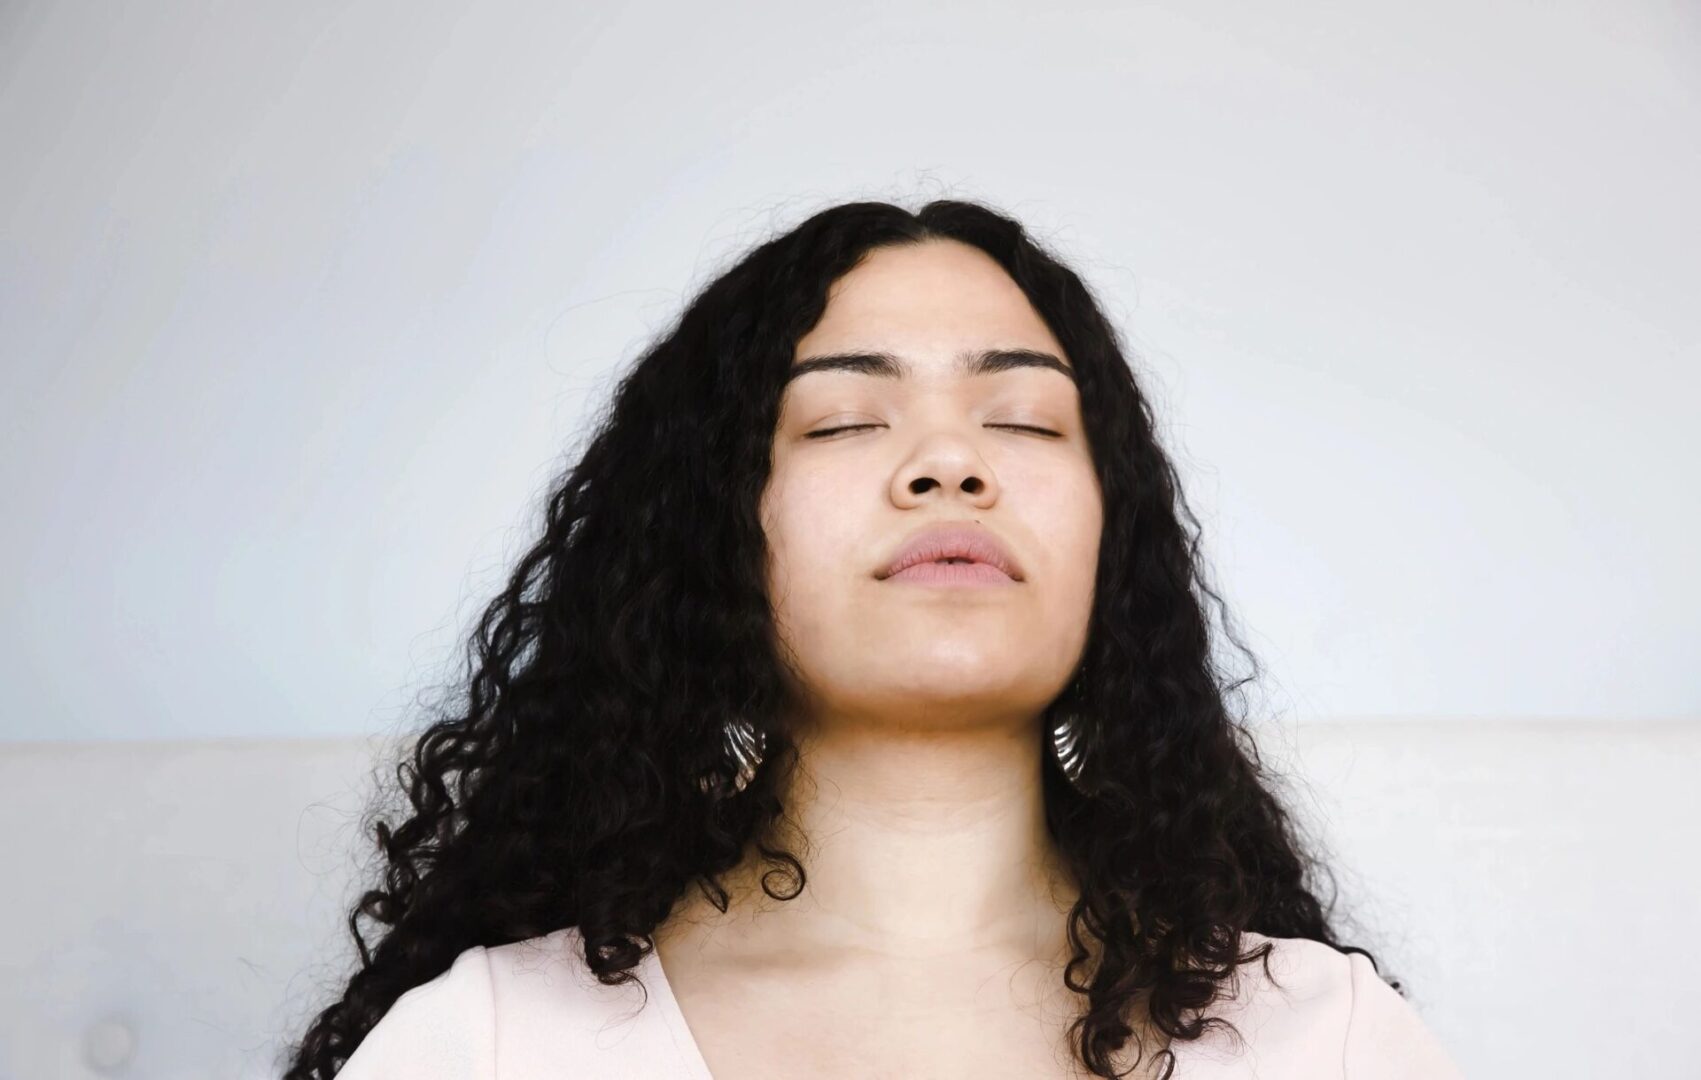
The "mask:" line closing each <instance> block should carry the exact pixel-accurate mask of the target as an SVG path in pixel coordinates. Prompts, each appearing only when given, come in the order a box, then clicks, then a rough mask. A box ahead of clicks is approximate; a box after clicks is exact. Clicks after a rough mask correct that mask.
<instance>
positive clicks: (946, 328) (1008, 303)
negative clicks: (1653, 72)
mask: <svg viewBox="0 0 1701 1080" xmlns="http://www.w3.org/2000/svg"><path fill="white" fill-rule="evenodd" d="M974 348H1004V349H1033V350H1037V351H1042V352H1047V353H1052V354H1054V355H1057V356H1059V357H1061V356H1062V352H1063V349H1062V346H1061V345H1060V344H1059V343H1058V341H1057V339H1056V337H1055V336H1054V335H1053V334H1052V333H1051V330H1050V328H1049V327H1048V326H1046V324H1045V320H1044V319H1042V318H1041V317H1040V315H1039V312H1037V311H1035V310H1034V307H1033V304H1031V303H1030V302H1029V301H1028V298H1027V294H1025V293H1023V292H1022V289H1021V287H1020V286H1018V285H1017V284H1016V283H1015V281H1013V280H1011V278H1010V276H1009V275H1008V274H1006V273H1005V272H1004V268H1003V267H1001V266H999V265H998V263H997V262H996V261H995V260H993V258H992V257H991V256H989V255H987V254H986V253H985V252H984V251H981V250H980V249H979V248H976V247H974V246H972V245H970V244H964V243H960V242H958V241H955V240H933V241H928V242H926V243H923V244H916V245H909V246H904V247H886V248H878V249H875V250H874V251H871V252H870V253H869V254H868V256H867V257H866V258H865V259H864V260H863V261H862V262H861V263H859V264H857V266H856V267H855V268H854V269H852V270H851V271H850V272H848V273H846V274H845V275H844V276H843V277H841V278H839V279H838V280H837V281H836V282H834V283H833V286H832V288H831V290H829V292H828V296H827V306H826V308H825V310H824V311H823V312H822V314H821V318H820V320H819V321H818V322H817V323H816V324H815V326H814V327H812V328H811V329H810V331H809V333H807V334H805V335H804V336H803V337H802V338H800V339H799V340H798V343H797V352H796V355H795V357H794V360H799V359H804V358H807V357H810V356H814V355H819V354H823V353H835V352H843V351H847V350H852V349H855V350H883V351H888V352H891V353H895V354H899V355H902V356H905V357H908V358H909V359H910V361H911V365H912V367H913V368H915V369H918V373H920V372H937V373H940V374H948V373H951V372H953V371H955V370H957V366H958V358H959V356H960V355H961V354H962V352H963V351H964V350H965V349H974Z"/></svg>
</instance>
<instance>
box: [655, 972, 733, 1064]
mask: <svg viewBox="0 0 1701 1080" xmlns="http://www.w3.org/2000/svg"><path fill="white" fill-rule="evenodd" d="M644 963H645V964H646V965H647V966H648V971H647V972H646V974H647V975H649V976H650V978H649V980H648V982H649V983H650V984H651V985H652V988H653V989H654V991H655V999H656V1006H657V1008H658V1009H659V1010H660V1011H661V1015H662V1019H663V1020H664V1021H666V1022H667V1028H668V1034H670V1035H672V1036H673V1045H674V1049H675V1050H677V1051H678V1052H679V1056H680V1057H681V1058H683V1059H684V1061H685V1065H686V1068H687V1069H689V1070H690V1080H715V1078H714V1075H713V1074H712V1073H710V1072H709V1062H708V1060H707V1059H705V1058H704V1057H703V1049H702V1047H700V1046H698V1045H697V1038H696V1036H694V1035H692V1034H691V1025H690V1024H688V1023H686V1022H685V1011H684V1010H683V1009H681V1008H680V1007H679V998H678V997H676V996H674V993H673V984H672V983H670V982H668V980H667V971H666V969H664V968H663V967H662V961H661V950H660V949H658V948H651V949H650V952H649V955H647V956H645V957H644Z"/></svg>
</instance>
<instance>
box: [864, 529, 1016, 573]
mask: <svg viewBox="0 0 1701 1080" xmlns="http://www.w3.org/2000/svg"><path fill="white" fill-rule="evenodd" d="M946 559H957V560H964V561H968V562H975V563H985V564H986V565H988V566H992V567H996V568H997V569H998V570H1001V571H1003V573H1004V574H1005V575H1006V576H1007V577H1009V578H1010V579H1011V580H1013V581H1021V580H1022V568H1021V567H1020V566H1019V565H1017V563H1016V559H1015V556H1013V555H1011V554H1010V551H1009V549H1008V548H1006V547H1005V546H1004V543H1003V541H1001V540H999V539H998V536H997V534H995V533H994V532H992V530H990V529H986V528H983V527H982V526H979V525H975V524H973V523H970V522H962V521H947V522H938V523H935V524H933V525H924V526H922V527H921V528H919V529H917V530H916V531H915V532H912V533H910V535H909V536H908V537H906V538H905V539H904V542H903V543H902V544H901V545H899V547H898V550H897V551H895V552H893V553H892V556H891V558H889V559H887V560H886V565H885V567H884V568H883V569H881V570H880V572H879V573H877V574H875V575H874V576H875V577H877V578H879V579H880V580H882V581H884V580H885V579H887V578H889V577H891V576H892V575H893V574H896V573H898V572H899V571H901V570H905V569H907V568H909V567H911V566H915V565H916V564H917V563H931V562H942V561H944V560H946Z"/></svg>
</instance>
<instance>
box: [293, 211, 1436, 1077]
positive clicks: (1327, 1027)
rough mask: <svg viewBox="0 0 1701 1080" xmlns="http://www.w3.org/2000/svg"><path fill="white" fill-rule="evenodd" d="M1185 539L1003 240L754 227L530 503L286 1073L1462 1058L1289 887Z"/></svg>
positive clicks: (1067, 318) (1274, 824) (1306, 891)
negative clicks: (347, 969) (460, 696)
mask: <svg viewBox="0 0 1701 1080" xmlns="http://www.w3.org/2000/svg"><path fill="white" fill-rule="evenodd" d="M1180 515H1185V517H1186V519H1187V520H1188V521H1189V522H1191V523H1192V529H1191V532H1187V531H1184V530H1183V529H1182V527H1181V524H1180V520H1181V517H1180ZM1197 544H1198V525H1197V521H1196V520H1194V519H1193V516H1192V514H1191V512H1190V511H1188V510H1187V508H1186V504H1185V502H1184V500H1183V498H1182V496H1181V492H1180V490H1179V488H1178V486H1177V483H1176V477H1175V473H1174V471H1173V469H1172V467H1171V465H1170V463H1169V461H1168V459H1167V458H1166V457H1165V455H1164V453H1163V452H1162V450H1161V449H1160V448H1159V445H1158V441H1157V439H1156V437H1155V435H1154V432H1153V419H1152V414H1151V411H1150V407H1149V405H1148V403H1147V401H1146V399H1145V398H1144V397H1143V396H1142V395H1141V393H1140V391H1139V389H1138V388H1137V386H1136V384H1135V382H1134V379H1133V377H1132V375H1131V373H1130V370H1129V367H1128V365H1127V363H1126V362H1125V360H1124V358H1123V355H1122V350H1121V348H1120V345H1119V342H1118V339H1117V336H1116V333H1115V331H1114V330H1113V329H1112V327H1111V326H1110V325H1109V324H1108V323H1107V321H1106V320H1105V318H1104V316H1103V315H1102V314H1101V312H1100V310H1099V308H1098V306H1097V304H1096V303H1095V301H1094V299H1093V298H1092V296H1091V295H1090V293H1089V291H1088V289H1087V287H1086V286H1085V285H1084V284H1083V283H1082V281H1081V280H1080V278H1078V277H1077V276H1076V275H1075V274H1074V273H1072V272H1071V271H1070V270H1068V269H1067V268H1066V267H1064V266H1063V265H1061V264H1060V263H1059V262H1058V261H1057V260H1056V259H1054V258H1053V257H1051V256H1050V255H1048V254H1047V253H1046V252H1045V251H1043V250H1042V249H1041V247H1040V246H1038V245H1037V244H1036V243H1035V242H1034V241H1033V240H1031V239H1030V238H1029V237H1028V236H1027V235H1026V234H1025V232H1024V230H1023V229H1022V227H1021V226H1020V225H1019V224H1018V223H1016V222H1015V221H1012V220H1010V219H1009V218H1007V217H1005V216H1003V215H1000V214H998V213H996V212H994V211H992V210H990V209H988V208H985V207H982V206H978V205H975V204H971V203H965V202H959V201H939V202H934V203H932V204H930V205H928V206H926V207H925V208H924V209H922V210H921V211H920V212H919V213H911V212H909V211H906V210H904V209H901V208H898V207H895V206H890V205H886V204H883V203H868V202H863V203H852V204H848V205H841V206H837V207H833V208H831V209H828V210H825V211H823V212H821V213H818V214H816V215H814V216H813V217H811V218H809V220H807V221H805V222H804V223H803V224H801V225H799V226H798V227H797V228H795V229H794V230H792V231H791V232H789V233H787V234H785V235H783V236H780V237H779V238H777V239H773V240H771V241H769V242H767V243H764V244H762V245H761V246H760V247H758V248H757V249H756V250H754V251H753V252H751V253H750V254H748V255H747V256H746V257H745V258H743V259H742V260H741V261H740V262H738V263H737V265H735V266H733V267H732V268H731V269H729V270H727V271H726V272H725V273H724V274H722V275H721V276H720V277H719V278H718V279H717V280H715V281H713V282H712V283H711V284H709V285H708V286H707V287H706V288H705V289H703V290H702V292H701V294H700V295H699V296H698V297H697V298H696V299H695V300H694V301H693V302H692V303H691V304H690V305H689V306H688V307H687V308H686V310H685V312H684V313H683V315H682V316H681V317H680V319H679V320H678V323H677V325H676V326H674V327H673V328H672V329H671V331H670V332H669V333H667V334H666V335H665V336H664V337H663V338H662V340H661V341H660V342H659V343H658V344H656V345H654V346H653V347H652V348H651V349H650V350H649V351H648V352H647V353H646V354H645V355H644V356H643V357H642V358H641V359H640V360H639V361H638V363H637V364H636V366H635V368H634V369H633V370H632V371H631V373H630V374H629V375H627V376H626V377H625V379H624V380H623V381H622V383H621V384H620V386H619V387H618V390H617V393H616V395H615V400H614V403H613V407H612V410H611V412H610V414H609V415H608V416H607V418H606V419H605V420H604V422H603V423H602V424H601V426H600V429H599V431H598V432H597V434H596V435H595V437H594V439H593V440H592V441H591V442H590V444H589V446H588V449H586V450H585V452H584V454H583V455H582V458H581V459H580V461H579V462H578V463H577V465H576V466H575V467H574V468H573V469H572V470H571V471H570V472H569V474H568V475H567V476H566V477H565V478H564V480H563V481H562V482H561V483H560V484H559V486H558V487H557V488H556V489H555V490H554V492H553V493H552V495H551V498H550V500H549V508H548V521H547V527H546V530H545V532H544V535H543V537H542V539H541V540H539V541H538V542H537V544H536V545H535V546H534V547H533V548H532V549H531V550H530V551H529V552H528V553H527V554H526V555H525V556H524V558H523V559H522V560H521V563H520V565H519V567H518V568H517V569H516V571H515V572H514V574H513V576H512V578H511V580H510V582H509V584H508V587H507V589H506V590H505V591H504V592H503V594H502V595H501V596H500V597H498V598H497V599H496V600H495V601H494V602H493V603H492V605H491V606H490V608H489V609H488V611H487V612H486V613H485V616H484V618H483V619H482V620H481V622H480V624H479V627H478V630H477V633H476V637H475V640H474V643H473V646H474V648H473V653H474V655H473V664H472V665H471V670H472V672H473V673H472V674H471V676H470V681H469V686H468V688H467V693H466V695H465V700H464V701H463V702H461V704H460V705H458V706H457V708H456V709H455V710H452V712H451V715H449V716H447V717H444V718H441V719H439V720H438V721H437V722H436V723H435V724H434V725H433V726H431V727H430V728H429V729H427V730H426V731H425V732H424V733H423V735H422V736H421V737H420V739H419V741H418V744H417V746H416V748H415V749H414V751H413V753H412V754H411V757H410V760H409V761H408V762H405V763H404V764H403V766H402V768H401V770H400V775H402V776H404V777H405V784H406V794H407V797H408V799H409V801H410V803H411V816H410V817H408V819H407V820H406V821H405V822H404V823H403V824H401V825H400V826H398V827H395V828H392V827H390V826H389V825H388V824H387V823H381V824H379V825H378V826H377V827H376V835H377V839H378V843H379V846H380V847H381V849H382V851H383V853H384V855H385V857H386V858H387V861H388V865H387V869H386V871H385V874H384V879H383V882H382V884H381V885H380V886H379V887H377V888H374V889H372V890H371V891H368V892H367V893H366V894H365V895H364V897H363V898H362V900H361V902H360V903H359V905H358V906H357V908H356V909H355V911H354V913H352V914H351V916H350V928H351V930H352V931H353V933H354V937H355V942H356V945H357V947H358V948H359V951H360V956H361V964H362V966H361V968H360V970H359V971H358V972H357V973H356V974H355V975H354V976H353V977H352V978H351V979H350V980H349V982H348V985H347V988H346V990H345V991H344V993H343V995H342V998H341V1000H340V1001H338V1002H336V1003H335V1004H334V1005H332V1006H330V1007H329V1008H327V1009H325V1010H324V1011H323V1012H322V1013H320V1014H319V1015H318V1016H317V1017H316V1018H315V1020H314V1021H313V1023H312V1025H311V1026H310V1028H309V1029H308V1031H307V1032H306V1034H305V1036H304V1037H303V1038H302V1039H301V1041H300V1042H299V1043H298V1044H297V1045H296V1046H295V1047H294V1048H293V1059H292V1062H291V1068H290V1070H289V1071H288V1073H287V1074H286V1077H287V1078H289V1080H304V1078H308V1077H314V1078H321V1080H322V1078H328V1077H330V1076H332V1075H333V1074H337V1070H338V1067H339V1066H340V1065H343V1063H344V1061H345V1059H348V1060H347V1065H346V1067H345V1068H343V1069H342V1071H341V1073H340V1075H341V1076H343V1077H345V1078H346V1080H401V1078H408V1080H420V1078H427V1080H430V1078H444V1080H447V1078H450V1077H457V1078H459V1077H469V1078H470V1077H477V1078H480V1080H497V1078H501V1080H527V1078H532V1077H538V1078H542V1077H565V1076H597V1077H632V1078H636V1077H663V1076H677V1077H690V1078H692V1080H738V1078H743V1077H757V1076H762V1077H768V1076H781V1075H783V1076H810V1077H851V1076H855V1077H859V1078H865V1077H870V1076H904V1077H940V1076H964V1077H968V1076H973V1077H1040V1076H1046V1077H1053V1076H1055V1077H1062V1076H1101V1077H1113V1076H1118V1075H1124V1076H1127V1075H1139V1076H1152V1077H1168V1076H1172V1075H1173V1076H1176V1077H1181V1078H1191V1077H1201V1078H1204V1077H1212V1078H1223V1077H1251V1076H1254V1075H1257V1076H1262V1077H1266V1078H1272V1077H1302V1076H1303V1077H1307V1078H1313V1077H1320V1076H1340V1075H1343V1072H1344V1075H1345V1076H1347V1077H1352V1078H1366V1077H1377V1078H1391V1077H1420V1076H1422V1077H1431V1076H1454V1075H1457V1073H1456V1071H1455V1069H1454V1067H1453V1065H1452V1063H1451V1062H1450V1061H1449V1060H1448V1058H1447V1056H1446V1054H1445V1052H1444V1051H1443V1050H1442V1049H1441V1047H1440V1046H1439V1045H1438V1043H1437V1042H1436V1040H1435V1039H1434V1038H1433V1036H1432V1035H1431V1034H1430V1033H1429V1032H1428V1030H1427V1029H1426V1028H1425V1027H1424V1026H1423V1024H1422V1023H1421V1021H1420V1020H1419V1018H1418V1016H1417V1014H1416V1012H1415V1011H1414V1010H1413V1009H1412V1008H1411V1007H1410V1006H1409V1005H1408V1004H1407V1003H1406V1001H1405V1000H1404V998H1403V997H1401V995H1400V993H1399V983H1397V982H1394V983H1392V984H1390V983H1389V982H1385V981H1384V980H1382V979H1381V978H1380V977H1379V976H1378V974H1377V969H1376V968H1375V966H1374V962H1373V959H1372V958H1371V957H1370V954H1369V953H1367V952H1365V951H1364V950H1362V949H1358V948H1353V947H1350V946H1344V945H1341V944H1340V943H1339V942H1338V941H1337V940H1336V939H1335V936H1334V934H1333V932H1332V930H1331V927H1330V925H1329V919H1328V914H1327V912H1326V911H1325V910H1324V908H1323V906H1322V905H1321V904H1320V902H1319V900H1318V899H1317V897H1316V896H1315V895H1314V893H1313V891H1312V888H1311V884H1310V883H1309V882H1308V881H1307V880H1306V879H1307V876H1308V874H1309V873H1310V872H1311V871H1312V870H1313V869H1315V863H1314V861H1313V859H1312V858H1311V857H1309V856H1308V854H1307V853H1306V852H1305V851H1303V850H1302V848H1301V846H1300V843H1299V841H1298V840H1297V838H1296V837H1297V830H1296V829H1295V828H1294V827H1293V825H1292V823H1291V822H1290V819H1289V818H1288V816H1287V815H1286V813H1285V812H1284V809H1283V808H1282V806H1281V805H1280V803H1279V801H1278V799H1277V798H1276V797H1275V795H1274V794H1273V793H1272V790H1271V787H1270V786H1269V781H1268V780H1267V779H1266V774H1265V772H1264V770H1263V769H1262V767H1261V765H1260V764H1259V762H1258V760H1257V754H1256V750H1255V749H1254V748H1253V746H1252V743H1251V740H1250V738H1249V737H1248V736H1247V735H1246V733H1245V731H1244V729H1242V728H1241V727H1240V726H1239V723H1238V722H1237V720H1236V719H1235V718H1233V717H1232V716H1231V714H1230V712H1229V709H1228V707H1227V704H1226V701H1227V699H1228V698H1229V697H1230V696H1231V695H1232V694H1233V692H1234V691H1236V690H1238V689H1239V687H1240V686H1241V685H1242V683H1244V682H1245V681H1247V680H1245V679H1243V680H1240V681H1238V682H1237V681H1231V680H1229V679H1227V678H1225V677H1224V676H1223V675H1222V674H1221V672H1220V671H1219V670H1218V669H1217V668H1216V666H1215V665H1214V664H1213V662H1212V658H1211V644H1212V637H1211V635H1210V633H1209V621H1208V619H1207V618H1206V615H1205V610H1204V601H1203V599H1202V597H1209V598H1210V599H1211V600H1213V601H1216V602H1217V605H1218V607H1219V608H1221V607H1222V604H1221V601H1220V599H1219V598H1218V597H1217V595H1216V594H1215V593H1214V592H1212V591H1211V590H1210V589H1209V588H1208V587H1207V586H1205V584H1204V583H1203V574H1202V572H1201V569H1200V566H1199V563H1198V560H1197ZM1196 588H1197V590H1198V591H1197V592H1195V589H1196ZM1227 622H1228V620H1227V619H1226V617H1225V620H1224V623H1225V632H1226V626H1227ZM1229 636H1230V640H1233V641H1235V644H1236V645H1237V646H1239V647H1240V649H1241V651H1242V653H1243V654H1246V650H1245V647H1244V645H1242V644H1241V643H1240V642H1239V641H1238V640H1237V639H1234V638H1233V636H1232V634H1230V635H1229ZM1246 655H1249V654H1246ZM1254 667H1255V668H1256V662H1255V661H1254ZM1249 678H1250V677H1249ZM361 916H365V917H366V918H368V919H370V920H374V921H376V922H377V923H379V924H381V925H383V926H384V927H386V929H385V930H384V931H383V932H382V934H381V935H380V938H379V940H378V941H377V943H376V947H375V948H373V947H369V945H368V943H367V941H366V940H365V938H364V937H363V935H362V933H361V929H360V926H359V921H358V920H359V918H360V917H361ZM351 1055H352V1057H351ZM1136 1070H1138V1071H1137V1072H1136Z"/></svg>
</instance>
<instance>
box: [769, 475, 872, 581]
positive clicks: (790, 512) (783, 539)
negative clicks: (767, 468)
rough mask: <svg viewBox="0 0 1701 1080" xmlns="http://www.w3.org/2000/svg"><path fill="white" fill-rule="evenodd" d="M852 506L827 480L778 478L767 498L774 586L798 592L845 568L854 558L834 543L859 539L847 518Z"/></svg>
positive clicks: (771, 574)
mask: <svg viewBox="0 0 1701 1080" xmlns="http://www.w3.org/2000/svg"><path fill="white" fill-rule="evenodd" d="M849 503H850V500H848V499H847V498H845V497H844V496H843V493H842V492H841V491H840V489H839V488H838V487H837V486H836V485H835V484H833V483H832V482H830V480H829V479H828V478H827V477H823V476H820V475H812V474H801V473H786V472H781V473H776V474H775V476H774V478H773V480H772V482H771V483H770V484H769V487H768V490H767V492H766V493H765V494H764V496H763V499H762V522H763V528H764V529H765V530H766V532H767V537H768V553H769V563H768V577H769V581H770V583H771V584H773V585H775V586H781V585H785V586H789V588H790V590H791V591H792V592H793V593H794V594H795V593H796V592H798V591H799V590H802V589H806V588H807V586H808V585H809V583H811V582H816V581H820V580H822V578H823V576H824V575H826V574H827V573H828V572H829V571H832V570H834V568H838V569H839V570H843V569H845V568H846V560H847V558H848V557H849V556H848V555H847V553H846V552H844V551H842V550H839V549H838V548H836V547H835V546H834V545H843V544H845V543H847V540H846V538H847V537H850V536H854V535H856V534H855V530H854V529H853V528H852V527H851V526H852V524H853V523H852V522H851V521H849V520H848V514H847V508H848V506H849Z"/></svg>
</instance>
